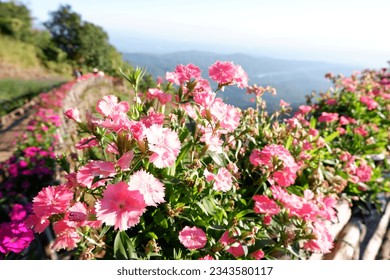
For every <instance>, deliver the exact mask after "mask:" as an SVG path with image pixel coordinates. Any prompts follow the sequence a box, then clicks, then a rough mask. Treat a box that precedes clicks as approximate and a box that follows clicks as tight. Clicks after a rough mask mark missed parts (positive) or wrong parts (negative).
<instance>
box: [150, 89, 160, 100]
mask: <svg viewBox="0 0 390 280" xmlns="http://www.w3.org/2000/svg"><path fill="white" fill-rule="evenodd" d="M161 93H164V92H163V91H162V90H161V89H159V88H150V89H148V91H147V92H146V98H147V99H149V100H153V99H155V98H157V97H158V96H159V94H161Z"/></svg>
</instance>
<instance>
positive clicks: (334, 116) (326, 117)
mask: <svg viewBox="0 0 390 280" xmlns="http://www.w3.org/2000/svg"><path fill="white" fill-rule="evenodd" d="M338 119H339V114H338V113H327V112H322V113H321V116H320V117H319V118H318V121H319V122H326V123H330V122H335V121H337V120H338Z"/></svg>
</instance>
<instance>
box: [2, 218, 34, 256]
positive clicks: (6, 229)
mask: <svg viewBox="0 0 390 280" xmlns="http://www.w3.org/2000/svg"><path fill="white" fill-rule="evenodd" d="M33 240H34V233H33V231H32V230H31V229H29V228H27V227H26V225H25V224H24V223H23V222H9V223H2V224H0V253H3V254H7V253H9V252H14V253H16V254H19V253H20V252H22V251H23V250H24V249H25V248H27V247H28V246H29V245H30V243H31V241H33Z"/></svg>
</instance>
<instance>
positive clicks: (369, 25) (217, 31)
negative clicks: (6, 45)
mask: <svg viewBox="0 0 390 280" xmlns="http://www.w3.org/2000/svg"><path fill="white" fill-rule="evenodd" d="M19 2H22V3H24V4H26V5H27V7H28V8H29V9H30V11H31V12H32V16H33V17H34V18H35V23H36V24H39V23H42V22H44V21H46V20H48V19H49V18H50V15H49V12H50V11H55V10H57V9H58V7H59V5H61V4H69V5H70V6H71V7H72V9H73V11H75V12H77V13H78V14H80V15H81V16H82V19H83V20H85V21H89V22H92V23H94V24H96V25H99V26H101V27H102V28H103V29H104V30H105V31H106V32H107V33H108V34H109V37H110V43H111V44H113V45H114V46H115V47H116V48H117V49H118V50H119V51H121V52H149V53H168V52H173V51H185V50H202V51H213V52H217V53H233V52H235V53H237V52H240V53H246V54H251V55H257V56H263V57H273V58H285V59H295V60H317V61H318V60H320V61H327V62H337V63H342V64H352V65H362V66H365V67H385V66H387V61H388V60H390V36H389V29H388V27H389V12H390V1H389V0H368V1H367V0H366V1H362V0H326V1H325V0H192V1H188V0H161V1H158V0H127V1H126V0H122V1H121V0H105V1H101V0H19Z"/></svg>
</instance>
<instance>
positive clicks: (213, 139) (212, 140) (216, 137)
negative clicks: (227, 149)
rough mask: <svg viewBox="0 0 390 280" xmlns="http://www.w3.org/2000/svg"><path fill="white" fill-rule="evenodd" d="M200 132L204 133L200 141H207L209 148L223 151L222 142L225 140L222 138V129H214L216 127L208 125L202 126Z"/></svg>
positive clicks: (218, 151)
mask: <svg viewBox="0 0 390 280" xmlns="http://www.w3.org/2000/svg"><path fill="white" fill-rule="evenodd" d="M199 130H200V132H201V133H202V137H201V138H200V141H201V142H203V143H206V145H207V150H209V151H212V152H216V153H222V144H223V141H222V139H221V138H220V136H221V133H220V131H214V129H213V128H212V127H210V126H208V127H200V129H199Z"/></svg>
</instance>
